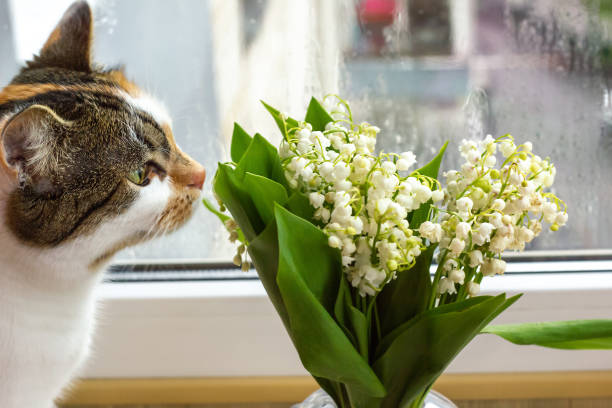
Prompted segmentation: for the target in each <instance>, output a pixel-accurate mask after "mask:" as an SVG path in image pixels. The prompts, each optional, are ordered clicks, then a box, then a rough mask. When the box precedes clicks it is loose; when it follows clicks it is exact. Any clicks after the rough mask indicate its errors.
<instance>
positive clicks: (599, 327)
mask: <svg viewBox="0 0 612 408" xmlns="http://www.w3.org/2000/svg"><path fill="white" fill-rule="evenodd" d="M482 333H491V334H496V335H498V336H500V337H502V338H504V339H506V340H508V341H510V342H512V343H514V344H519V345H526V344H531V345H536V346H542V347H550V348H558V349H571V350H589V349H592V350H610V349H612V320H568V321H561V322H543V323H523V324H504V325H496V326H487V327H485V328H484V330H483V331H482Z"/></svg>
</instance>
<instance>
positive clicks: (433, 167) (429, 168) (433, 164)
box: [408, 142, 448, 229]
mask: <svg viewBox="0 0 612 408" xmlns="http://www.w3.org/2000/svg"><path fill="white" fill-rule="evenodd" d="M447 146H448V142H445V143H444V145H442V148H441V149H440V151H439V152H438V154H437V155H436V157H434V158H433V159H432V160H431V161H430V162H429V163H427V164H426V165H425V166H423V167H421V168H420V169H418V170H417V172H418V173H420V174H422V175H424V176H428V177H431V178H434V179H436V180H437V179H438V172H439V171H440V164H441V163H442V158H443V157H444V152H445V151H446V147H447ZM431 204H432V201H431V200H429V201H428V202H426V203H423V204H422V205H421V206H420V207H419V208H418V209H417V210H415V211H413V212H412V214H411V215H410V219H409V220H408V221H409V222H410V228H412V229H418V228H419V226H420V225H421V224H422V223H423V222H425V221H427V216H428V215H429V208H430V206H431Z"/></svg>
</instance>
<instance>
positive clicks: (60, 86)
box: [0, 2, 205, 408]
mask: <svg viewBox="0 0 612 408" xmlns="http://www.w3.org/2000/svg"><path fill="white" fill-rule="evenodd" d="M91 39H92V15H91V10H90V8H89V6H88V5H87V3H85V2H78V3H75V4H73V5H72V7H70V8H69V9H68V10H67V11H66V13H65V14H64V17H63V18H62V19H61V21H60V22H59V24H58V25H57V27H56V28H55V30H54V31H53V32H52V33H51V35H50V37H49V39H48V40H47V42H46V43H45V45H44V47H43V48H42V50H41V51H40V54H39V55H38V56H36V57H35V58H34V59H33V60H32V61H30V62H28V63H27V65H26V66H25V67H24V68H23V69H22V70H21V72H20V73H19V74H18V75H17V76H16V77H15V78H14V79H13V81H12V82H11V83H10V84H9V85H8V86H6V87H5V88H4V89H3V90H2V92H0V407H1V408H49V407H51V406H53V399H54V398H56V397H57V396H58V394H59V393H60V391H61V390H62V388H63V387H65V386H66V384H67V383H68V382H69V381H70V380H71V378H73V376H74V375H75V374H76V372H77V370H78V368H79V367H80V366H81V364H82V362H83V361H84V360H85V358H86V356H87V353H88V348H89V343H90V339H91V333H92V330H93V327H94V314H95V309H96V307H95V299H94V295H93V291H94V288H95V286H96V285H97V284H98V283H99V282H100V279H101V274H102V271H103V267H104V265H105V264H106V263H107V262H108V261H109V260H110V258H111V257H112V255H113V254H115V253H116V252H117V251H119V250H121V249H123V248H125V247H127V246H130V245H134V244H137V243H139V242H142V241H145V240H147V239H150V238H152V237H154V236H156V235H160V234H163V233H165V232H168V231H172V230H175V229H176V228H178V227H180V226H181V225H182V224H183V223H184V222H185V221H186V220H187V219H188V218H189V217H190V215H191V213H192V211H193V208H194V205H195V203H196V201H197V199H198V197H199V195H200V191H201V188H202V184H203V183H204V178H205V171H204V168H203V167H202V166H201V165H200V164H198V163H197V162H195V161H194V160H193V159H191V158H190V157H189V156H187V155H186V154H185V153H183V152H182V151H181V150H180V149H179V148H178V147H177V145H176V144H175V142H174V138H173V135H172V131H171V124H170V119H169V117H168V115H167V113H166V112H165V111H164V110H163V109H162V108H161V106H160V105H159V104H158V103H157V102H155V101H154V100H153V99H152V98H150V97H149V96H147V95H146V94H145V93H144V92H142V91H141V90H139V88H138V87H137V86H136V85H135V84H133V83H132V82H129V81H128V80H127V79H126V78H125V76H124V75H123V73H122V72H121V71H120V70H102V69H101V68H98V67H96V66H94V65H92V63H91V60H90V54H91V51H90V50H91Z"/></svg>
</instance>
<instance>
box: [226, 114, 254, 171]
mask: <svg viewBox="0 0 612 408" xmlns="http://www.w3.org/2000/svg"><path fill="white" fill-rule="evenodd" d="M251 140H253V138H252V137H251V136H249V134H248V133H247V132H245V131H244V129H243V128H241V127H240V125H239V124H238V123H234V132H233V133H232V145H231V148H230V154H231V156H232V161H233V162H234V163H238V162H239V161H240V159H241V158H242V156H243V155H244V153H245V152H246V150H247V148H248V147H249V145H250V144H251Z"/></svg>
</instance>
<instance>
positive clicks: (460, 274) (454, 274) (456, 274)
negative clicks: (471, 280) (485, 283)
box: [448, 269, 465, 285]
mask: <svg viewBox="0 0 612 408" xmlns="http://www.w3.org/2000/svg"><path fill="white" fill-rule="evenodd" d="M448 279H450V280H451V281H453V282H454V283H458V284H460V285H463V281H464V280H465V272H464V271H463V270H461V269H453V270H452V271H450V273H449V274H448Z"/></svg>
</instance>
